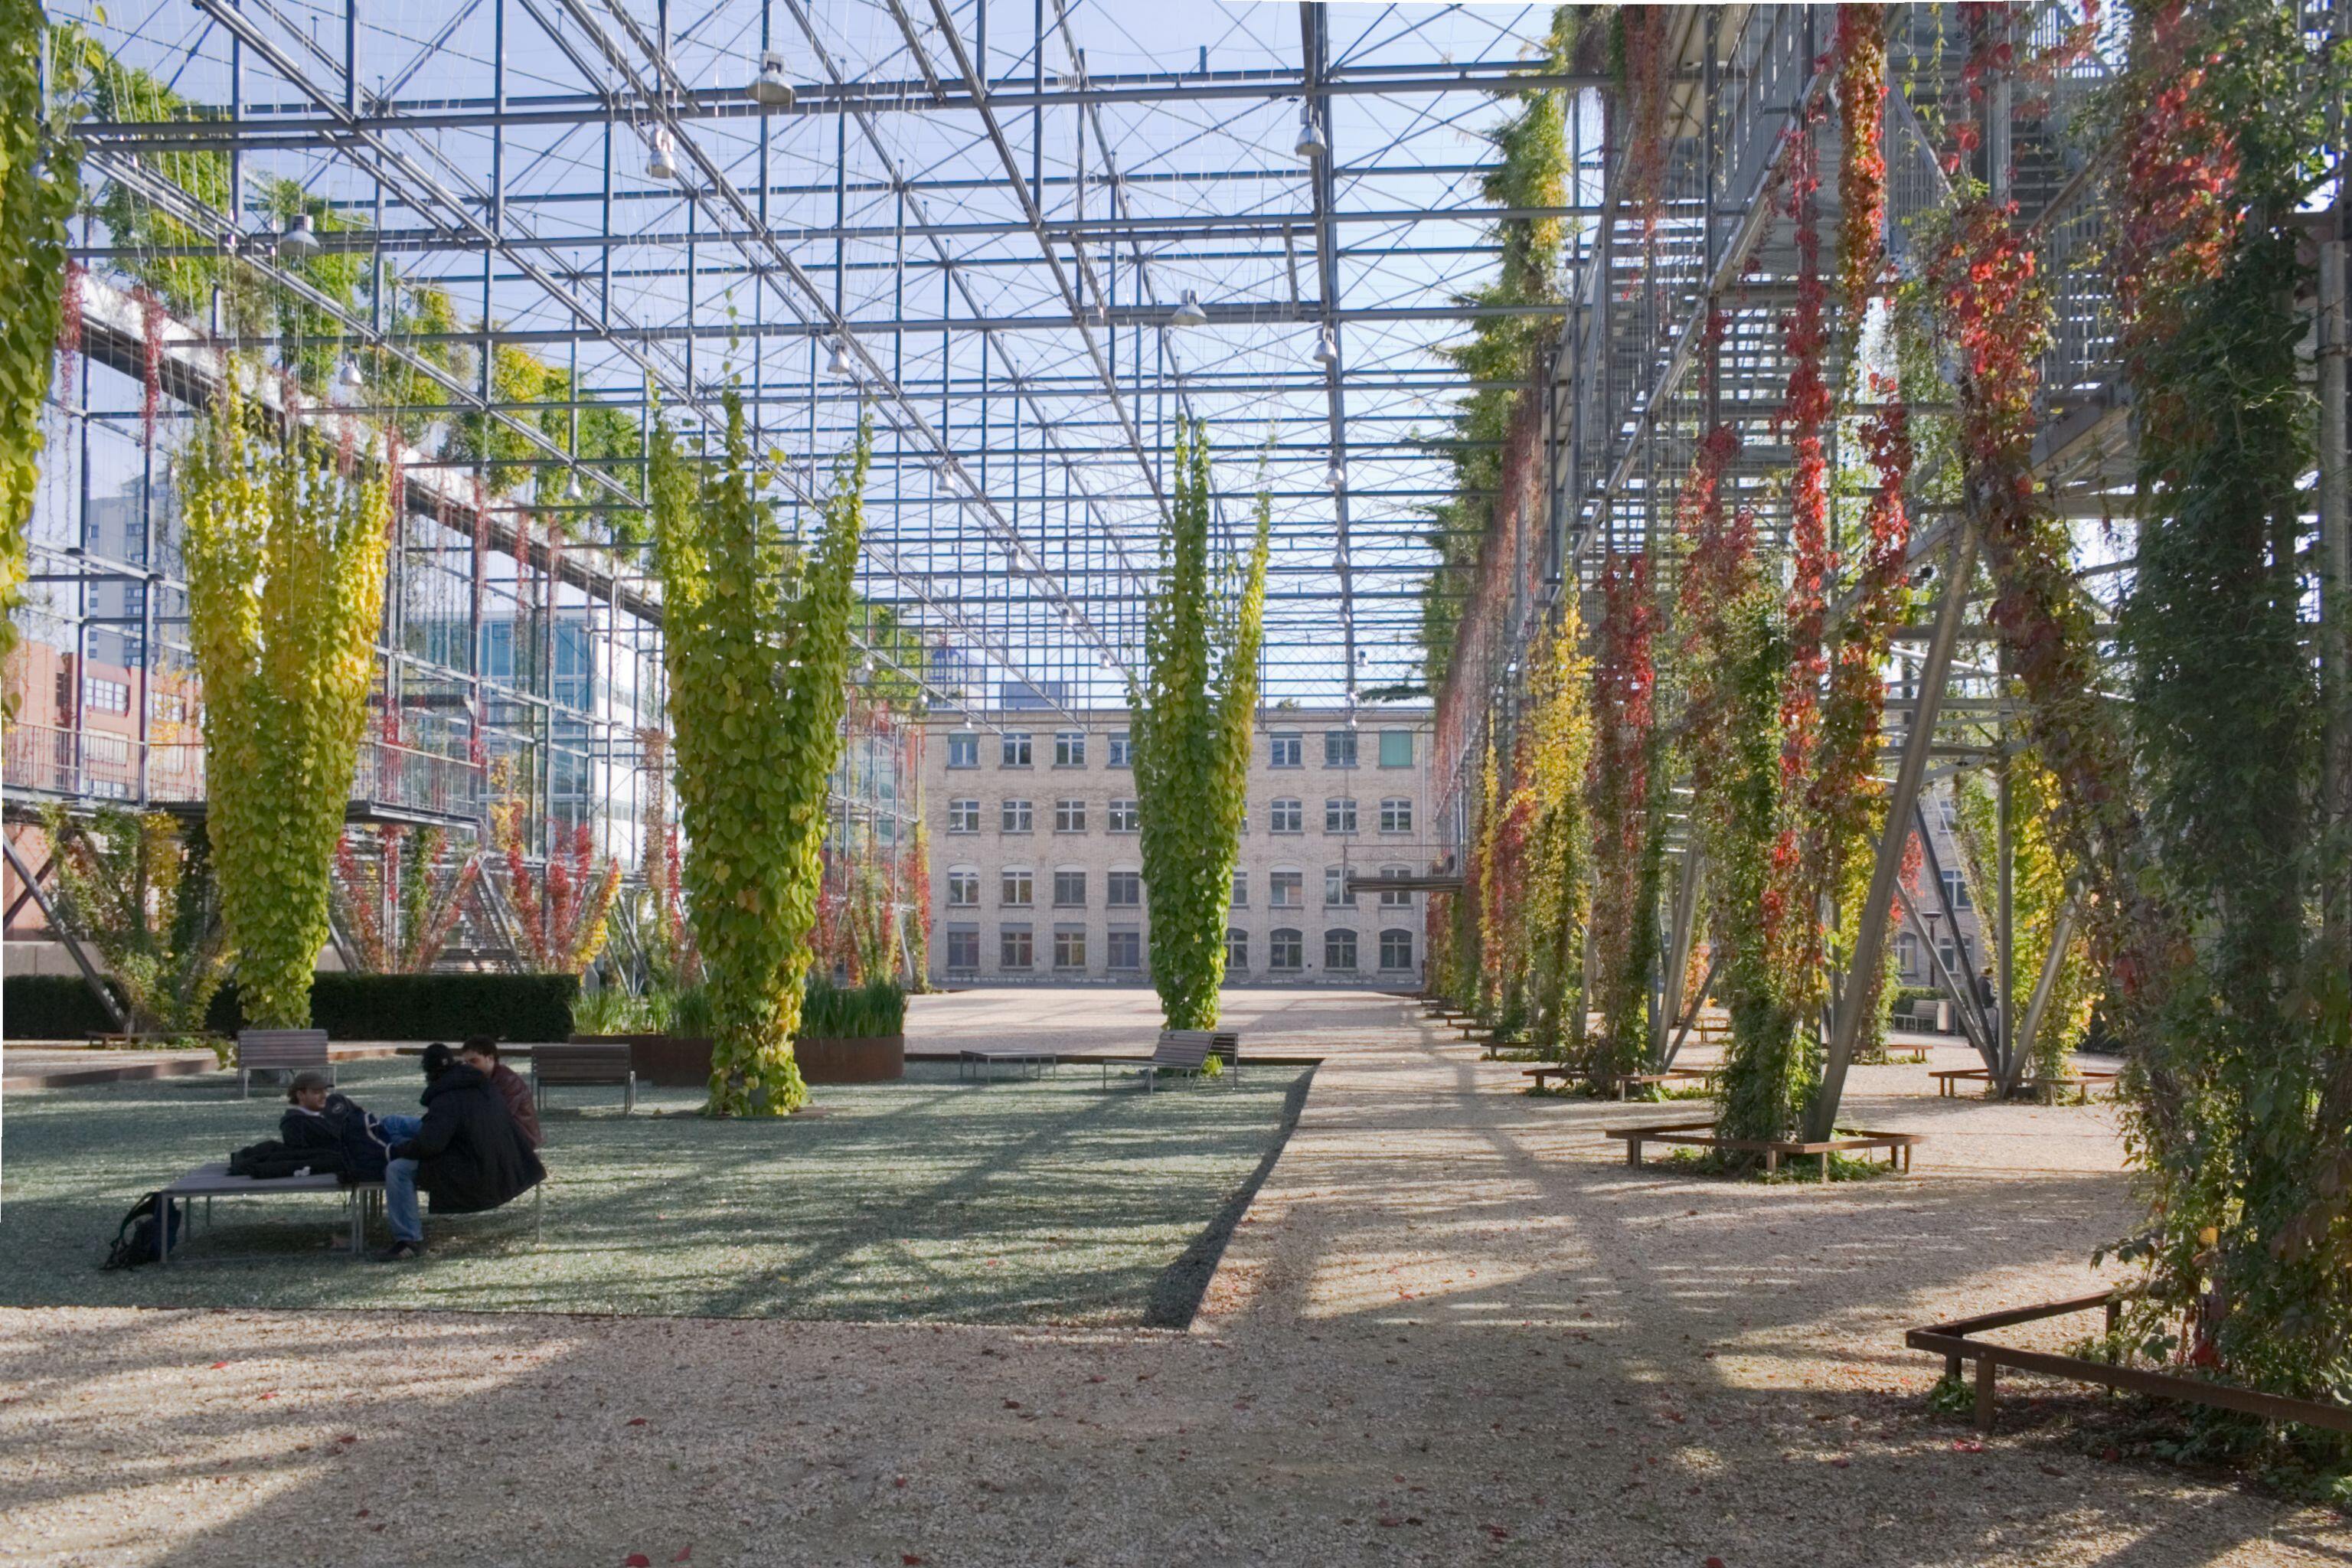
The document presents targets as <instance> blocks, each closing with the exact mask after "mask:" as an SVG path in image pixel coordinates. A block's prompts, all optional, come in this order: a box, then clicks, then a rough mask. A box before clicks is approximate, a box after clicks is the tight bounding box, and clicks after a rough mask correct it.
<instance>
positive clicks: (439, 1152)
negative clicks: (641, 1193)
mask: <svg viewBox="0 0 2352 1568" xmlns="http://www.w3.org/2000/svg"><path fill="white" fill-rule="evenodd" d="M424 1100H425V1117H424V1120H423V1121H420V1122H419V1123H418V1124H417V1128H416V1131H415V1135H414V1136H412V1137H410V1138H408V1139H406V1140H405V1141H404V1142H400V1143H396V1144H394V1146H393V1150H392V1163H391V1164H389V1165H388V1166H386V1167H385V1169H384V1173H383V1208H384V1218H385V1219H386V1220H387V1221H389V1222H390V1223H391V1226H392V1245H391V1246H390V1247H385V1248H384V1249H383V1251H381V1252H379V1253H377V1254H375V1258H376V1261H377V1262H379V1263H397V1262H404V1261H406V1260H407V1259H409V1258H422V1257H424V1256H425V1218H424V1215H422V1214H421V1213H420V1212H419V1211H418V1208H417V1204H416V1194H417V1190H418V1189H419V1188H420V1187H421V1188H423V1189H424V1190H425V1191H426V1192H428V1193H431V1194H433V1212H434V1213H436V1214H476V1213H479V1212H480V1211H481V1210H484V1209H494V1208H497V1207H499V1205H501V1204H505V1203H509V1202H510V1201H512V1200H513V1199H514V1198H516V1197H518V1196H520V1194H524V1193H527V1192H529V1191H530V1189H531V1188H532V1187H534V1186H536V1185H538V1184H539V1183H540V1182H541V1180H542V1179H544V1178H545V1176H546V1175H547V1169H546V1167H545V1166H543V1165H541V1163H539V1156H538V1155H537V1154H535V1153H533V1152H531V1150H530V1147H529V1146H528V1145H526V1144H525V1143H524V1142H523V1141H522V1134H521V1133H520V1131H517V1130H516V1127H515V1123H514V1118H513V1117H511V1116H509V1115H508V1114H507V1108H506V1103H505V1101H503V1100H500V1099H499V1093H498V1091H497V1090H496V1089H492V1088H491V1087H490V1083H489V1080H488V1079H486V1078H484V1077H483V1076H482V1075H481V1073H480V1072H479V1071H478V1070H477V1069H475V1068H469V1067H467V1066H466V1065H465V1064H464V1063H462V1062H460V1061H458V1059H457V1053H456V1052H455V1051H452V1050H451V1049H450V1048H449V1047H447V1046H445V1045H442V1044H441V1043H439V1042H438V1041H436V1042H435V1043H434V1044H432V1045H430V1046H427V1047H425V1096H424Z"/></svg>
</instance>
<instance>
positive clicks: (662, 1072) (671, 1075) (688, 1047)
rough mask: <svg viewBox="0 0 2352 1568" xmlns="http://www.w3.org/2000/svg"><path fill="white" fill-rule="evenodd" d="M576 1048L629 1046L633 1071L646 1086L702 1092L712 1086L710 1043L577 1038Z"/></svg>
mask: <svg viewBox="0 0 2352 1568" xmlns="http://www.w3.org/2000/svg"><path fill="white" fill-rule="evenodd" d="M572 1044H573V1045H576V1046H590V1045H608V1046H617V1045H625V1046H627V1047H629V1068H630V1070H631V1071H633V1072H635V1074H636V1075H637V1081H638V1082H639V1083H642V1084H656V1085H658V1086H660V1087H661V1088H664V1089H701V1088H704V1087H706V1086H707V1085H708V1084H709V1082H710V1042H709V1040H708V1039H706V1038H704V1037H700V1036H686V1035H574V1036H572Z"/></svg>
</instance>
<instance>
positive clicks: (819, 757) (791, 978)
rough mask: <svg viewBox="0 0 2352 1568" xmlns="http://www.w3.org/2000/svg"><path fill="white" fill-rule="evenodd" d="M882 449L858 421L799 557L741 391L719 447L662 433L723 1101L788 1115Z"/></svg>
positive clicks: (692, 880)
mask: <svg viewBox="0 0 2352 1568" xmlns="http://www.w3.org/2000/svg"><path fill="white" fill-rule="evenodd" d="M872 452H873V437H872V427H871V426H870V425H861V426H859V428H858V434H857V440H856V443H855V445H854V446H852V447H851V448H850V449H849V450H848V451H847V452H845V453H843V454H842V455H841V456H840V457H839V458H836V459H835V463H834V475H833V480H834V482H833V490H832V493H831V494H830V495H829V496H828V497H827V498H826V500H825V502H824V526H823V530H822V531H821V533H820V534H819V536H818V538H817V542H816V543H815V546H814V549H813V550H812V551H811V552H809V553H807V554H805V555H803V554H802V553H800V552H796V551H793V550H792V549H791V548H789V547H788V546H787V545H786V544H785V542H784V539H783V535H782V531H781V530H780V529H779V528H778V526H777V523H776V519H775V514H774V510H773V509H772V506H771V505H770V504H769V502H768V501H767V500H764V499H762V497H761V494H760V488H761V486H760V479H759V477H758V475H757V473H756V471H755V470H754V468H753V462H752V458H751V447H750V441H749V438H748V437H747V435H746V432H745V430H744V426H743V405H742V400H741V398H740V396H738V395H736V394H734V393H733V392H731V391H730V393H729V394H728V395H727V430H726V435H725V446H724V449H723V452H722V454H721V455H720V457H719V458H718V460H716V461H713V462H708V463H700V462H694V461H690V460H689V459H688V458H687V457H686V456H685V455H684V454H683V453H682V452H681V451H680V450H679V447H678V439H677V435H676V433H675V432H674V431H672V430H671V429H670V428H669V427H668V426H667V424H664V423H661V422H658V421H657V422H656V429H655V433H654V437H653V447H652V482H651V495H652V501H653V513H654V540H655V562H656V569H657V570H658V571H659V573H660V575H661V582H662V594H663V616H664V632H665V643H666V646H665V659H666V663H667V670H668V675H669V705H670V720H671V724H672V727H673V729H674V730H675V731H676V734H677V742H676V748H675V754H676V757H677V797H678V805H679V808H680V816H681V817H682V818H683V821H684V826H685V831H686V839H687V851H686V859H685V865H684V868H683V870H684V878H683V880H684V884H685V889H686V896H687V911H688V920H689V921H690V922H691V923H692V925H693V928H694V939H695V946H696V948H697V950H698V952H699V953H700V954H701V961H702V968H703V974H704V989H705V993H706V994H707V996H708V998H709V1011H710V1017H711V1055H710V1100H709V1111H710V1113H711V1114H712V1115H714V1116H781V1115H784V1114H786V1113H788V1112H791V1111H793V1110H798V1109H799V1108H800V1107H801V1106H803V1105H804V1104H806V1103H807V1101H808V1085H807V1084H806V1082H804V1081H803V1079H802V1077H801V1072H800V1068H799V1065H798V1064H797V1063H796V1062H795V1061H794V1060H793V1033H794V1031H795V1030H796V1029H797V1028H798V1027H799V1025H800V1013H801V999H802V993H803V981H804V979H805V977H806V975H807V973H808V967H809V942H808V938H809V934H810V932H811V931H813V930H814V928H815V925H816V900H817V890H818V882H819V879H820V876H821V873H822V868H823V862H822V853H821V852H822V849H823V846H824V829H825V820H826V816H825V807H826V786H827V784H828V782H829V781H830V779H831V778H832V775H833V769H834V764H835V763H836V762H837V761H839V759H840V755H841V722H842V716H843V712H844V709H845V701H846V697H845V681H846V680H847V679H848V675H849V616H850V611H851V609H852V607H853V605H855V603H856V595H854V593H853V592H852V587H851V584H852V581H853V578H854V576H855V574H856V566H857V549H858V541H859V538H860V535H861V534H862V533H863V531H864V528H865V520H866V512H865V492H866V468H867V465H868V463H869V461H870V459H871V456H872Z"/></svg>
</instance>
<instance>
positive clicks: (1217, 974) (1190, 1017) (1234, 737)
mask: <svg viewBox="0 0 2352 1568" xmlns="http://www.w3.org/2000/svg"><path fill="white" fill-rule="evenodd" d="M1175 458H1176V461H1175V474H1176V482H1175V486H1174V491H1175V493H1174V495H1173V496H1172V497H1171V506H1170V521H1169V523H1168V526H1167V528H1166V530H1165V531H1163V532H1162V534H1161V536H1160V580H1159V582H1158V584H1156V585H1155V587H1154V590H1153V592H1152V595H1151V598H1150V604H1149V605H1147V606H1146V609H1145V616H1144V628H1143V650H1144V671H1143V674H1142V676H1141V678H1140V679H1138V680H1135V681H1133V682H1131V683H1130V684H1129V688H1128V696H1127V702H1128V712H1129V734H1130V735H1131V737H1132V739H1133V752H1132V756H1133V763H1134V769H1135V792H1136V796H1137V801H1138V805H1139V809H1140V811H1141V813H1142V816H1143V825H1142V826H1143V883H1144V887H1145V888H1146V889H1148V891H1149V894H1150V900H1151V982H1152V984H1153V985H1154V986H1155V987H1157V988H1158V990H1159V993H1160V1010H1161V1011H1162V1013H1163V1014H1165V1016H1166V1017H1167V1022H1168V1026H1169V1027H1170V1028H1171V1029H1205V1028H1208V1027H1209V1026H1212V1025H1213V1024H1214V1023H1215V1022H1216V1021H1217V987H1218V985H1219V984H1220V983H1221V982H1222V981H1223V979H1224V973H1225V917H1226V915H1227V913H1228V912H1229V910H1230V907H1231V904H1232V900H1233V889H1234V860H1235V859H1236V858H1238V857H1239V855H1240V849H1241V826H1242V813H1243V810H1244V805H1245V795H1244V790H1245V788H1246V785H1247V782H1248V777H1249V748H1250V736H1251V733H1252V731H1253V727H1254V726H1255V723H1256V718H1257V684H1258V647H1259V645H1260V643H1261V642H1262V641H1263V639H1264V637H1265V567H1266V556H1267V552H1268V549H1269V547H1270V539H1271V532H1272V529H1273V518H1274V502H1273V499H1272V497H1271V495H1270V494H1269V493H1267V492H1265V491H1264V490H1261V491H1260V492H1259V493H1258V498H1257V520H1256V527H1255V534H1254V538H1253V542H1252V543H1251V546H1250V552H1249V554H1248V556H1247V557H1245V558H1244V559H1243V560H1241V561H1237V562H1228V563H1226V566H1225V567H1224V569H1223V571H1222V572H1220V571H1219V570H1218V568H1217V567H1216V566H1215V564H1214V563H1213V562H1212V560H1211V558H1210V542H1211V529H1210V523H1211V496H1212V485H1211V477H1210V452H1209V438H1208V431H1207V429H1206V427H1205V426H1202V425H1200V424H1198V423H1192V424H1183V423H1180V424H1179V425H1178V426H1177V432H1176V453H1175Z"/></svg>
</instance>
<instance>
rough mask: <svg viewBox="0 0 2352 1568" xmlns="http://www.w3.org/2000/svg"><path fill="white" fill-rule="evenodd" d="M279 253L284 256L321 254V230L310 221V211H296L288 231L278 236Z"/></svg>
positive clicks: (287, 227) (287, 228)
mask: <svg viewBox="0 0 2352 1568" xmlns="http://www.w3.org/2000/svg"><path fill="white" fill-rule="evenodd" d="M278 253H279V254H280V255H283V256H316V255H317V254H319V231H318V229H317V228H316V227H315V226H312V224H311V222H310V214H309V213H296V214H295V215H294V221H293V222H292V223H289V224H288V225H287V226H286V232H285V233H283V234H281V235H279V236H278Z"/></svg>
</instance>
